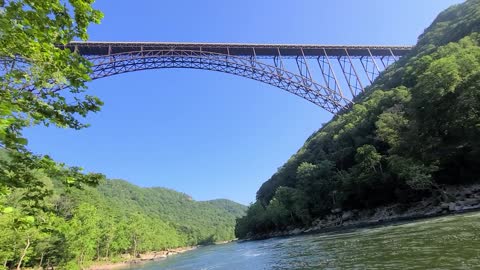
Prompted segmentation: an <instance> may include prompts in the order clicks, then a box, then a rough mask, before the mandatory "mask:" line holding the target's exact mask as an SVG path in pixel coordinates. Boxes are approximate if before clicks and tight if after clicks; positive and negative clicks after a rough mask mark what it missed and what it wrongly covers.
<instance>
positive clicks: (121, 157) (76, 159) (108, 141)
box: [25, 0, 462, 204]
mask: <svg viewBox="0 0 480 270" xmlns="http://www.w3.org/2000/svg"><path fill="white" fill-rule="evenodd" d="M459 2H462V1H459V0H401V1H398V0H362V1H357V0H336V1H326V0H324V1H319V0H295V1H291V0H242V1H226V0H206V1H197V0H189V1H187V0H175V1H158V0H135V1H130V0H129V1H127V0H116V1H107V0H98V1H97V3H96V4H95V5H96V7H97V8H98V9H100V10H102V11H103V12H104V13H105V18H104V20H103V22H102V24H101V25H97V26H92V27H91V28H90V31H89V33H90V39H91V40H96V41H189V42H195V41H198V42H200V41H201V42H249V43H312V44H390V45H404V44H414V43H415V41H416V39H417V36H418V35H419V34H421V33H422V31H423V29H424V28H426V27H427V26H428V25H429V24H430V23H431V22H432V20H433V19H434V18H435V16H436V15H437V14H438V13H439V12H440V11H441V10H443V9H445V8H446V7H448V6H450V5H451V4H454V3H459ZM89 91H90V92H91V93H92V94H95V95H97V96H99V97H100V98H101V99H102V100H103V101H104V102H105V106H104V107H103V109H102V111H101V112H99V113H97V114H94V115H91V116H89V117H88V118H87V119H86V121H87V122H89V123H90V124H91V125H92V126H91V127H90V128H88V129H85V130H82V131H72V130H62V129H58V128H43V127H42V128H41V127H37V128H32V129H29V130H27V132H25V134H26V136H27V138H29V142H30V148H31V149H32V150H33V151H35V152H37V153H44V154H49V155H51V156H52V157H53V158H55V159H56V160H58V161H63V162H65V163H67V164H69V165H78V166H82V167H84V168H85V169H86V170H87V171H96V172H102V173H105V174H106V175H107V176H108V177H109V178H121V179H125V180H128V181H130V182H132V183H135V184H137V185H140V186H162V187H168V188H172V189H175V190H178V191H181V192H184V193H187V194H190V195H192V196H193V198H194V199H196V200H208V199H215V198H228V199H232V200H235V201H237V202H240V203H244V204H248V203H250V202H252V201H253V200H254V199H255V193H256V191H257V189H258V188H259V187H260V185H261V184H262V183H263V182H264V181H266V180H267V179H268V178H269V177H270V176H271V175H272V174H273V173H274V172H275V171H276V170H277V168H278V167H280V166H281V165H282V164H283V163H284V162H285V161H286V160H288V158H290V156H291V155H292V154H294V153H295V152H296V151H297V150H298V149H299V148H300V147H301V146H302V145H303V143H304V141H305V140H306V139H307V137H308V136H309V135H311V134H312V133H313V132H314V131H316V130H317V129H318V128H319V127H320V126H321V124H322V123H324V122H327V121H328V120H329V119H330V118H331V117H332V115H330V114H329V113H327V112H326V111H324V110H322V109H321V108H319V107H317V106H315V105H313V104H311V103H309V102H307V101H305V100H303V99H301V98H298V97H296V96H294V95H291V94H289V93H286V92H283V91H282V90H279V89H277V88H274V87H272V86H269V85H265V84H262V83H259V82H256V81H252V80H249V79H245V78H241V77H236V76H234V75H229V74H223V73H215V72H211V71H201V70H200V71H199V70H187V69H181V70H154V71H143V72H136V73H130V74H124V75H118V76H114V77H110V78H105V79H101V80H98V81H94V82H91V83H89Z"/></svg>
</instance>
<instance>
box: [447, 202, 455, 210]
mask: <svg viewBox="0 0 480 270" xmlns="http://www.w3.org/2000/svg"><path fill="white" fill-rule="evenodd" d="M455 207H456V204H455V203H454V202H451V203H449V204H448V210H449V211H455Z"/></svg>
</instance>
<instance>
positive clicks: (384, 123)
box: [236, 0, 480, 237]
mask: <svg viewBox="0 0 480 270" xmlns="http://www.w3.org/2000/svg"><path fill="white" fill-rule="evenodd" d="M479 25H480V1H479V0H468V1H466V2H465V3H463V4H460V5H455V6H452V7H450V8H449V9H447V10H446V11H444V12H442V13H441V14H440V15H439V16H438V17H437V19H436V20H435V21H434V22H433V24H432V25H431V26H430V27H429V28H427V29H426V31H425V33H424V34H422V35H421V36H420V37H419V41H418V44H417V46H416V47H415V48H414V50H413V51H412V52H411V53H410V54H409V55H407V56H406V57H403V58H402V59H400V60H399V61H397V62H396V63H395V64H394V65H393V66H392V67H390V68H388V69H387V70H386V71H385V72H384V73H383V74H381V76H380V77H379V78H378V79H377V80H376V81H375V82H374V83H373V84H372V86H370V87H369V90H368V91H367V92H366V93H364V94H363V95H361V96H359V97H358V98H357V100H356V104H355V105H354V106H353V108H352V109H351V110H349V111H347V112H345V113H343V114H341V115H337V116H335V117H334V118H333V119H332V120H331V121H330V122H329V123H328V124H326V125H325V126H324V127H322V128H321V129H320V130H319V131H318V132H316V133H315V134H313V135H312V136H310V138H309V139H308V140H307V142H306V143H305V145H304V146H303V147H302V148H301V149H300V150H299V151H298V152H297V153H296V154H295V155H294V156H292V157H291V158H290V159H289V160H288V161H287V163H286V164H285V165H283V166H282V167H281V168H280V169H279V170H278V172H277V173H275V174H274V175H273V176H272V177H271V178H270V179H269V180H268V181H267V182H265V183H264V184H263V185H262V186H261V188H260V189H259V190H258V192H257V202H256V203H254V204H253V205H251V206H250V208H249V210H248V211H247V216H245V217H242V218H240V219H239V220H238V221H237V227H236V233H237V236H239V237H246V236H247V235H248V234H257V233H264V232H268V231H271V230H278V229H284V228H286V227H288V226H291V225H297V226H298V225H300V226H302V225H309V224H310V222H311V221H312V220H313V219H314V218H318V217H322V216H324V215H325V214H328V213H330V211H331V210H332V209H334V208H343V209H353V208H366V207H374V206H379V205H384V204H388V203H393V202H414V201H417V200H419V199H421V198H422V196H425V195H428V194H431V193H436V192H438V191H439V189H440V186H441V185H443V184H462V183H466V182H472V181H478V176H479V175H480V169H479V168H480V162H479V160H480V143H479V142H480V140H479V138H480V133H479V132H480V124H479V123H480V91H479V89H480V46H479V45H480V34H479V33H478V31H479V30H480V29H479ZM285 189H288V190H289V192H284V190H285ZM282 190H283V191H282ZM292 194H303V196H302V197H297V198H296V199H293V200H292V199H291V198H292V196H293V195H292ZM287 213H290V215H288V214H287Z"/></svg>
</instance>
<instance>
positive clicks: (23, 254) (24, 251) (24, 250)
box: [17, 238, 30, 270]
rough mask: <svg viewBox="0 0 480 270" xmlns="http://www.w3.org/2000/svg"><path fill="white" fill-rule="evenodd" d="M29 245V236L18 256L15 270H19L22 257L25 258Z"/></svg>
mask: <svg viewBox="0 0 480 270" xmlns="http://www.w3.org/2000/svg"><path fill="white" fill-rule="evenodd" d="M29 247H30V238H27V245H26V246H25V248H24V249H23V252H22V256H20V260H19V261H18V265H17V270H20V267H21V266H22V261H23V258H25V255H27V250H28V248H29Z"/></svg>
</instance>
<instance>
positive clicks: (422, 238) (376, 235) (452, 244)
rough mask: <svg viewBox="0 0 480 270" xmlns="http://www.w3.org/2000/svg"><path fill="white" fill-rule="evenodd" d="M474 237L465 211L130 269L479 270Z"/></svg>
mask: <svg viewBox="0 0 480 270" xmlns="http://www.w3.org/2000/svg"><path fill="white" fill-rule="evenodd" d="M479 240H480V213H469V214H463V215H457V216H448V217H441V218H435V219H430V220H424V221H418V222H412V223H406V224H398V225H389V226H384V227H377V228H370V229H358V230H352V231H348V232H341V233H329V234H317V235H305V236H297V237H289V238H276V239H268V240H264V241H255V242H244V243H230V244H225V245H219V246H210V247H202V248H199V249H197V250H195V251H191V252H187V253H184V254H179V255H175V256H172V257H170V258H168V259H166V260H164V261H160V262H155V263H151V264H145V265H143V266H141V267H137V268H132V269H144V270H154V269H169V270H170V269H179V270H186V269H205V270H207V269H228V270H235V269H249V270H255V269H306V270H307V269H480V241H479ZM477 267H478V268H477Z"/></svg>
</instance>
